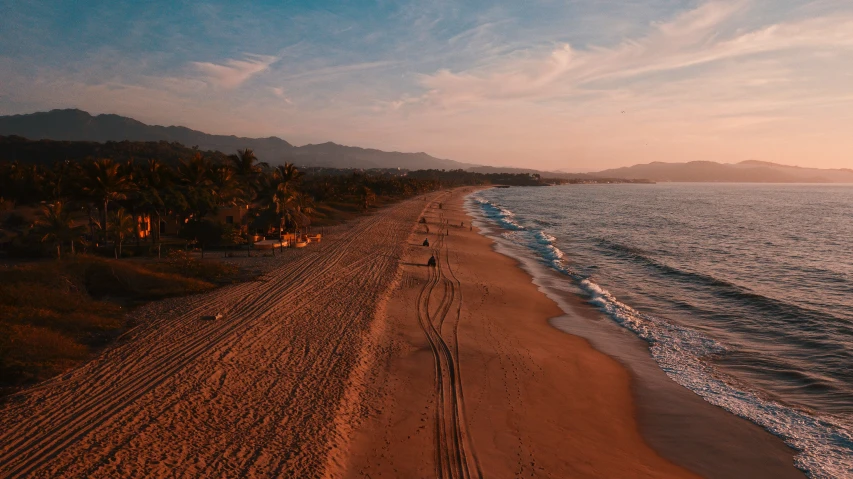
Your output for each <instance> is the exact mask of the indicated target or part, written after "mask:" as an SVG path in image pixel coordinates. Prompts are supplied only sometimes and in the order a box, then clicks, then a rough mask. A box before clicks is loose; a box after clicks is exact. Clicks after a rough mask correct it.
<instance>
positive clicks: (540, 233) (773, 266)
mask: <svg viewBox="0 0 853 479" xmlns="http://www.w3.org/2000/svg"><path fill="white" fill-rule="evenodd" d="M470 201H471V205H473V207H475V208H477V209H479V210H480V212H481V213H482V214H483V216H485V217H486V218H487V219H488V220H489V221H491V222H494V224H495V225H496V226H499V227H500V230H499V231H500V235H501V236H503V237H504V238H505V239H507V240H509V241H511V242H512V243H514V244H516V245H519V246H520V247H522V248H523V250H524V251H526V252H527V253H526V254H528V255H530V257H531V258H535V260H536V261H538V262H540V263H542V264H545V265H547V266H548V267H549V268H551V269H553V270H554V271H557V272H559V274H561V275H563V276H564V277H565V281H567V282H572V283H573V284H575V285H576V286H577V287H578V288H579V290H580V291H582V292H583V294H584V296H585V297H586V298H587V300H589V301H591V302H592V303H593V304H595V305H596V306H597V307H598V308H599V309H600V310H601V311H603V312H604V313H605V314H606V315H607V316H608V317H609V318H610V319H612V321H614V322H615V323H617V324H619V325H620V326H622V327H624V328H626V329H628V330H630V331H632V332H633V333H634V334H636V335H637V336H639V337H640V338H642V339H643V340H645V341H646V342H647V343H648V345H649V351H650V353H651V355H652V357H653V359H654V360H655V361H656V362H657V364H658V365H659V366H660V367H661V369H663V370H664V372H665V373H666V374H667V375H668V376H669V377H670V378H671V379H672V380H673V381H675V382H677V383H678V384H681V385H682V386H684V387H686V388H688V389H690V390H692V391H693V392H695V393H696V394H698V395H700V396H701V397H702V398H704V399H705V400H706V401H708V402H710V403H711V404H714V405H717V406H720V407H722V408H724V409H726V410H728V411H730V412H732V413H734V414H737V415H739V416H741V417H744V418H746V419H749V420H750V421H753V422H755V423H756V424H759V425H760V426H762V427H764V428H765V429H767V430H768V431H770V432H772V433H773V434H775V435H777V436H779V437H781V438H782V439H784V440H785V442H787V443H788V444H789V445H790V446H792V447H793V448H794V449H795V450H797V451H798V454H797V455H796V457H795V461H796V465H797V466H798V467H800V468H801V469H803V470H804V471H806V472H807V473H808V474H809V475H810V476H811V477H815V478H823V477H827V478H829V477H853V185H835V186H830V185H763V184H761V185H759V184H657V185H564V186H554V187H538V188H536V187H529V188H496V189H489V190H483V191H480V192H478V193H476V194H474V195H473V196H472V197H471V200H470Z"/></svg>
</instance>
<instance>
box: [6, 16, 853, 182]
mask: <svg viewBox="0 0 853 479" xmlns="http://www.w3.org/2000/svg"><path fill="white" fill-rule="evenodd" d="M54 108H80V109H83V110H86V111H89V112H90V113H93V114H96V113H117V114H120V115H125V116H130V117H133V118H136V119H138V120H140V121H143V122H146V123H150V124H159V125H183V126H188V127H190V128H193V129H197V130H201V131H205V132H208V133H216V134H236V135H240V136H250V137H265V136H279V137H281V138H284V139H286V140H288V141H289V142H291V143H293V144H297V145H302V144H307V143H322V142H326V141H334V142H336V143H341V144H347V145H355V146H363V147H373V148H380V149H384V150H395V151H412V152H416V151H425V152H428V153H430V154H432V155H434V156H438V157H442V158H449V159H454V160H457V161H463V162H468V163H477V164H485V165H495V166H518V167H529V168H538V169H547V170H556V169H564V170H567V171H595V170H601V169H605V168H611V167H618V166H627V165H632V164H636V163H648V162H651V161H668V162H680V161H694V160H710V161H718V162H725V163H734V162H739V161H743V160H750V159H752V160H761V161H772V162H777V163H783V164H791V165H799V166H813V167H824V168H840V167H846V168H853V1H850V0H818V1H810V2H807V1H796V0H732V1H684V0H646V1H615V0H585V1H581V0H562V1H558V0H525V1H522V2H520V1H517V0H509V1H493V2H484V1H480V0H465V1H450V0H431V1H405V0H404V1H393V2H392V1H386V0H378V1H366V0H365V1H362V0H352V1H338V2H331V1H323V0H314V1H271V2H263V1H253V2H195V1H187V2H182V1H175V0H172V1H166V2H159V1H146V2H138V1H125V0H110V1H79V2H68V1H55V2H46V1H42V2H30V1H26V0H0V115H8V114H18V113H31V112H34V111H46V110H50V109H54Z"/></svg>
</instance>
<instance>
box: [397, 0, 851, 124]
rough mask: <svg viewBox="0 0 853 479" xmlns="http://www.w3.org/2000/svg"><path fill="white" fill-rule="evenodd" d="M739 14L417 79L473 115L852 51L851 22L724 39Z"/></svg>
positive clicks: (722, 9)
mask: <svg viewBox="0 0 853 479" xmlns="http://www.w3.org/2000/svg"><path fill="white" fill-rule="evenodd" d="M742 7H743V2H737V3H719V2H713V3H708V4H705V5H703V6H701V7H699V8H697V9H696V10H693V11H690V12H687V13H684V14H682V15H679V16H678V17H676V18H675V19H673V20H671V21H668V22H664V23H660V24H657V25H655V27H654V29H653V30H652V31H651V32H650V33H649V34H647V35H646V36H645V37H642V38H637V39H627V40H625V41H624V42H622V43H621V44H619V45H618V46H616V47H610V48H607V47H591V48H589V49H586V50H581V51H578V50H573V49H572V48H571V46H570V45H568V44H561V45H557V46H556V47H553V48H552V49H551V50H550V51H548V52H547V53H541V52H530V53H528V54H526V55H523V56H519V55H517V54H514V55H511V56H508V57H507V58H503V59H498V60H497V61H495V62H494V63H492V64H489V65H486V66H481V67H479V68H477V69H474V70H468V71H461V72H451V71H450V70H447V69H443V70H439V71H437V72H435V73H433V74H427V75H423V76H422V77H421V82H420V83H421V85H422V86H423V87H424V88H425V89H427V93H426V94H425V95H424V96H423V100H424V101H425V102H429V103H437V104H441V105H443V106H450V105H457V104H467V105H473V106H475V107H476V105H477V104H479V103H480V102H484V101H490V100H507V99H519V98H526V99H529V100H536V101H541V100H543V99H548V98H551V99H560V98H563V97H565V96H567V95H581V94H587V93H589V92H595V91H598V92H601V91H602V90H610V91H618V90H619V89H620V88H622V87H623V85H624V84H626V83H628V82H630V81H631V80H632V79H636V78H638V77H641V76H643V75H650V74H666V73H673V72H674V71H677V70H680V69H685V68H690V67H697V66H702V65H705V64H709V63H712V62H718V61H722V60H736V59H738V58H741V57H745V56H750V55H752V56H755V55H759V54H767V53H780V52H783V51H786V50H794V49H798V48H808V49H810V50H812V51H813V50H815V49H822V48H823V49H832V50H838V49H851V48H853V16H833V17H827V18H816V19H808V20H802V21H797V22H790V23H781V24H775V25H770V26H764V27H761V28H758V29H755V30H752V31H747V32H743V31H739V32H736V33H735V34H734V35H733V36H731V37H728V38H725V37H722V36H721V35H720V31H721V30H723V29H724V27H725V23H726V22H727V21H728V20H730V19H731V18H732V17H733V16H734V15H735V14H736V13H737V12H739V11H740V10H741V9H742ZM778 61H779V62H784V61H785V59H784V58H780V59H779V60H778ZM753 73H755V72H753ZM760 80H761V81H760V82H767V81H769V80H767V79H760ZM659 81H663V82H666V81H667V79H666V78H661V79H659ZM607 82H609V83H607ZM409 103H411V102H409Z"/></svg>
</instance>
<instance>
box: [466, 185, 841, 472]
mask: <svg viewBox="0 0 853 479" xmlns="http://www.w3.org/2000/svg"><path fill="white" fill-rule="evenodd" d="M473 199H474V200H475V201H476V202H477V203H478V204H479V206H480V208H481V211H482V213H483V215H484V216H485V217H486V218H489V219H491V220H493V221H494V222H495V223H497V225H498V226H500V227H502V228H504V229H505V230H508V231H505V232H503V233H501V236H502V237H504V238H505V239H507V240H509V241H511V242H513V243H515V244H519V245H521V246H524V247H526V248H528V249H529V250H532V251H533V252H534V253H535V254H536V256H537V257H538V258H539V260H540V261H542V262H543V263H545V264H547V265H548V266H551V267H552V268H554V269H555V270H557V271H559V272H561V273H564V274H566V275H568V276H570V277H572V278H573V279H575V280H576V281H578V283H579V285H580V286H581V288H582V289H583V290H584V291H586V292H587V293H588V294H589V295H590V302H592V303H593V304H595V305H596V306H598V307H599V308H600V309H601V310H602V311H603V312H605V313H606V314H607V315H608V316H609V317H610V318H612V319H613V320H614V321H616V322H617V323H618V324H620V325H621V326H623V327H625V328H626V329H628V330H630V331H632V332H634V333H635V334H636V335H637V336H639V337H640V338H642V339H644V340H645V341H647V342H648V343H649V350H650V351H651V354H652V357H653V358H654V360H655V361H656V362H657V363H658V365H659V366H660V367H661V369H662V370H663V371H664V372H665V373H666V374H667V375H668V376H669V377H670V378H671V379H672V380H674V381H675V382H677V383H678V384H680V385H682V386H683V387H686V388H688V389H690V390H691V391H693V392H695V393H696V394H698V395H699V396H701V397H702V398H703V399H705V400H706V401H708V402H709V403H711V404H714V405H716V406H719V407H722V408H724V409H726V410H728V411H730V412H732V413H734V414H736V415H738V416H741V417H744V418H746V419H749V420H751V421H752V422H754V423H756V424H758V425H760V426H762V427H764V428H765V429H767V430H768V431H770V432H771V433H773V434H775V435H777V436H779V437H781V438H782V439H784V440H785V442H786V443H788V444H789V445H790V446H791V447H793V448H794V449H796V450H797V451H799V453H798V454H797V455H796V457H795V461H796V465H797V467H799V468H800V469H802V470H804V471H806V472H807V474H808V475H809V476H810V477H812V478H819V479H824V478H849V477H853V431H850V430H849V429H847V428H845V426H844V425H843V424H842V423H840V422H838V421H834V420H833V419H832V418H819V417H814V416H811V415H809V414H807V413H805V412H802V411H799V410H797V409H793V408H790V407H787V406H784V405H781V404H779V403H776V402H774V401H770V400H767V399H765V398H762V397H761V396H760V395H759V394H757V393H755V392H752V391H747V390H745V389H744V388H743V387H736V386H734V385H732V384H729V383H728V382H726V381H725V380H724V379H723V377H724V375H722V374H720V373H719V371H717V370H716V369H715V368H714V366H713V365H712V364H711V363H710V362H708V361H706V360H705V359H707V358H708V357H709V356H713V355H717V354H722V353H724V352H725V351H726V348H725V346H724V345H723V344H721V343H719V342H717V341H715V340H713V339H711V338H708V337H707V336H704V335H703V334H701V333H699V332H698V331H695V330H693V329H690V328H685V327H683V326H679V325H675V324H672V323H669V322H667V321H664V320H662V319H660V318H656V317H654V316H650V315H646V314H643V313H641V312H639V311H637V310H635V309H633V308H632V307H630V306H628V305H627V304H625V303H622V302H620V301H619V300H618V299H617V298H616V297H614V296H613V295H612V294H611V293H610V292H609V291H607V290H606V289H604V288H602V287H601V286H600V285H598V284H597V283H595V282H594V281H593V280H592V279H591V278H583V277H581V276H580V275H578V274H576V273H574V272H572V271H571V269H570V268H569V266H568V265H567V264H566V262H565V261H564V259H563V258H564V254H563V252H562V251H561V250H560V249H559V248H558V247H557V245H556V243H557V239H556V238H554V237H553V236H552V235H550V234H548V233H547V232H546V231H545V230H543V229H541V228H538V227H525V226H523V225H522V223H523V219H519V218H517V217H516V214H515V213H514V212H512V211H510V210H509V209H507V208H506V207H503V206H499V205H497V204H495V203H492V202H490V201H488V200H485V199H482V198H479V197H476V196H475V197H473Z"/></svg>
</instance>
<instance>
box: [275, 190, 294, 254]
mask: <svg viewBox="0 0 853 479" xmlns="http://www.w3.org/2000/svg"><path fill="white" fill-rule="evenodd" d="M295 200H296V192H294V191H293V190H291V189H289V188H288V187H287V185H286V184H285V183H279V185H278V187H277V188H276V190H275V193H273V198H272V202H273V205H274V206H275V213H276V215H278V218H279V226H278V235H279V240H281V239H282V238H283V236H284V224H285V222H286V221H287V220H291V219H293V213H294V211H295V204H294V202H295Z"/></svg>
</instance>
